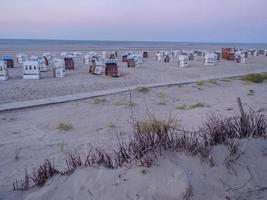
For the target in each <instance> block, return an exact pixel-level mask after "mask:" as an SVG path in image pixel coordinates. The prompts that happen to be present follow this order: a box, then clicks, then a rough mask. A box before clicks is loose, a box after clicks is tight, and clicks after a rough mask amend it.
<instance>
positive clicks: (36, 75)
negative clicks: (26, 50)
mask: <svg viewBox="0 0 267 200" xmlns="http://www.w3.org/2000/svg"><path fill="white" fill-rule="evenodd" d="M23 79H40V67H39V62H38V61H24V62H23Z"/></svg>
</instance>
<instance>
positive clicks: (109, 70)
mask: <svg viewBox="0 0 267 200" xmlns="http://www.w3.org/2000/svg"><path fill="white" fill-rule="evenodd" d="M105 64H106V68H105V75H106V76H112V77H119V69H118V65H117V61H116V60H115V59H108V60H106V61H105Z"/></svg>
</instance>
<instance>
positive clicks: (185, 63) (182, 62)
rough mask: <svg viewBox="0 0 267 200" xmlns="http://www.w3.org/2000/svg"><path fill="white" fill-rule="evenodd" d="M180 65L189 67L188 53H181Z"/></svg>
mask: <svg viewBox="0 0 267 200" xmlns="http://www.w3.org/2000/svg"><path fill="white" fill-rule="evenodd" d="M178 66H179V67H188V66H189V57H188V56H187V55H180V56H179V57H178Z"/></svg>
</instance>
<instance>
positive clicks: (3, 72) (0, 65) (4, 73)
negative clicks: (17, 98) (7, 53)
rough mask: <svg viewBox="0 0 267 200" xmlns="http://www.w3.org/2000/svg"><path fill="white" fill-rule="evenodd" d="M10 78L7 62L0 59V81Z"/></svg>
mask: <svg viewBox="0 0 267 200" xmlns="http://www.w3.org/2000/svg"><path fill="white" fill-rule="evenodd" d="M6 80H8V69H7V62H6V61H3V60H2V61H0V81H6Z"/></svg>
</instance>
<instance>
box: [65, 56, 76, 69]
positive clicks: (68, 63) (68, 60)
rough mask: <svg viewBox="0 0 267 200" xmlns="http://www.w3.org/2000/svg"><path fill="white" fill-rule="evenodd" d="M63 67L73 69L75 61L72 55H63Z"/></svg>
mask: <svg viewBox="0 0 267 200" xmlns="http://www.w3.org/2000/svg"><path fill="white" fill-rule="evenodd" d="M64 62H65V69H67V70H74V69H75V63H74V60H73V58H72V57H65V58H64Z"/></svg>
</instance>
